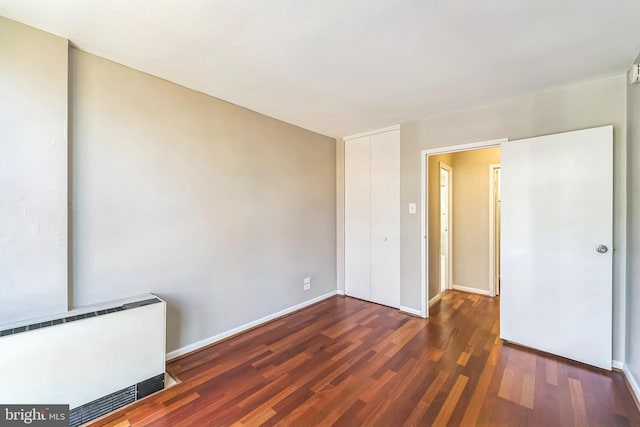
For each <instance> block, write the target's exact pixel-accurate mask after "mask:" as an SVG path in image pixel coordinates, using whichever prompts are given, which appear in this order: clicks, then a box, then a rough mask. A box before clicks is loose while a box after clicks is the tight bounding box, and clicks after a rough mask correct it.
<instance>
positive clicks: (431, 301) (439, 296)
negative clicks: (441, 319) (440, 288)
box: [429, 292, 442, 307]
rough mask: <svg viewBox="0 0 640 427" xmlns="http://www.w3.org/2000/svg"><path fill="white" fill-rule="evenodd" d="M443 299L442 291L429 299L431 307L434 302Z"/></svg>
mask: <svg viewBox="0 0 640 427" xmlns="http://www.w3.org/2000/svg"><path fill="white" fill-rule="evenodd" d="M441 299H442V292H440V293H439V294H438V295H436V296H435V297H433V298H431V299H430V300H429V307H431V306H432V305H433V304H435V303H437V302H438V301H440V300H441Z"/></svg>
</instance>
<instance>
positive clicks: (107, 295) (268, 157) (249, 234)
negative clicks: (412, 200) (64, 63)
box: [70, 49, 336, 351]
mask: <svg viewBox="0 0 640 427" xmlns="http://www.w3.org/2000/svg"><path fill="white" fill-rule="evenodd" d="M176 60H178V59H177V58H176ZM70 71H71V74H70V81H71V98H70V100H71V109H70V111H71V123H72V138H71V144H72V151H73V239H74V240H73V243H74V244H73V255H74V291H73V303H74V305H76V306H79V305H85V304H90V303H94V302H98V301H104V300H109V299H113V298H118V297H122V296H127V295H132V294H139V293H145V292H153V293H157V294H158V295H159V296H161V297H162V298H163V299H165V300H166V301H167V304H168V305H167V315H168V318H167V334H168V336H167V350H168V351H171V350H175V349H177V348H180V347H184V346H187V345H190V344H193V343H195V342H197V341H199V340H203V339H206V338H208V337H211V336H213V335H217V334H220V333H223V332H225V331H228V330H230V329H232V328H235V327H238V326H240V325H243V324H245V323H249V322H251V321H255V320H257V319H259V318H262V317H265V316H268V315H271V314H273V313H276V312H278V311H280V310H283V309H286V308H288V307H291V306H294V305H296V304H299V303H302V302H304V301H308V300H310V299H312V298H314V297H318V296H320V295H323V294H327V293H329V292H335V290H336V142H335V140H334V139H332V138H328V137H325V136H322V135H318V134H315V133H313V132H310V131H307V130H304V129H301V128H298V127H295V126H292V125H289V124H286V123H283V122H280V121H278V120H275V119H271V118H269V117H266V116H262V115H260V114H257V113H255V112H252V111H249V110H246V109H244V108H241V107H238V106H235V105H232V104H229V103H226V102H224V101H221V100H218V99H215V98H212V97H209V96H206V95H204V94H201V93H198V92H194V91H192V90H188V89H186V88H184V87H181V86H178V85H175V84H172V83H170V82H167V81H165V80H162V79H159V78H155V77H152V76H150V75H147V74H144V73H141V72H138V71H135V70H132V69H130V68H126V67H124V66H121V65H118V64H116V63H113V62H110V61H107V60H104V59H101V58H99V57H96V56H93V55H91V54H88V53H84V52H81V51H78V50H76V49H71V50H70ZM306 276H310V277H311V280H312V289H311V290H310V291H307V292H305V291H303V280H304V278H305V277H306Z"/></svg>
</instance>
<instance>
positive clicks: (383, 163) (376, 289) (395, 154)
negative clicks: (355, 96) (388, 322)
mask: <svg viewBox="0 0 640 427" xmlns="http://www.w3.org/2000/svg"><path fill="white" fill-rule="evenodd" d="M371 300H372V301H374V302H377V303H380V304H384V305H388V306H391V307H396V308H398V307H400V131H398V130H396V131H391V132H385V133H378V134H375V135H371Z"/></svg>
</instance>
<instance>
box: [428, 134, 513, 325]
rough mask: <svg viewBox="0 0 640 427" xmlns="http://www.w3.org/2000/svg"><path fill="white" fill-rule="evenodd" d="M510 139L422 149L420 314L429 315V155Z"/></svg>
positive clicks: (496, 144) (492, 145) (487, 146)
mask: <svg viewBox="0 0 640 427" xmlns="http://www.w3.org/2000/svg"><path fill="white" fill-rule="evenodd" d="M507 141H508V138H500V139H492V140H488V141H481V142H473V143H470V144H459V145H450V146H446V147H439V148H431V149H428V150H422V151H421V152H420V165H421V166H420V172H421V173H420V241H421V242H420V243H421V245H420V246H421V249H420V266H421V274H420V315H421V316H422V317H428V316H429V304H428V303H429V289H428V286H427V275H428V273H429V271H428V268H429V263H428V262H427V257H428V256H429V245H428V244H427V242H428V239H429V236H428V235H427V230H428V227H427V224H428V222H427V221H428V219H429V215H428V212H427V207H428V206H427V202H428V194H427V190H428V188H429V187H428V184H429V183H428V182H427V179H428V173H427V172H428V166H429V162H428V159H429V156H433V155H435V154H444V153H455V152H459V151H469V150H475V149H480V148H491V147H499V146H500V145H501V144H503V143H505V142H507Z"/></svg>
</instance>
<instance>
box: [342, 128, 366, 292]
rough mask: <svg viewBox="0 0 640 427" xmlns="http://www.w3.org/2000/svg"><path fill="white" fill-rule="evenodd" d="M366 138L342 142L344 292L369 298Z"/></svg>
mask: <svg viewBox="0 0 640 427" xmlns="http://www.w3.org/2000/svg"><path fill="white" fill-rule="evenodd" d="M369 141H370V137H368V136H365V137H362V138H356V139H351V140H348V141H346V142H345V145H344V162H345V165H344V171H345V172H344V243H345V248H344V261H345V271H344V282H345V293H346V294H347V295H350V296H353V297H356V298H361V299H365V300H370V299H371V180H370V175H371V151H370V147H371V146H370V143H369Z"/></svg>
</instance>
